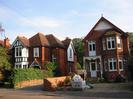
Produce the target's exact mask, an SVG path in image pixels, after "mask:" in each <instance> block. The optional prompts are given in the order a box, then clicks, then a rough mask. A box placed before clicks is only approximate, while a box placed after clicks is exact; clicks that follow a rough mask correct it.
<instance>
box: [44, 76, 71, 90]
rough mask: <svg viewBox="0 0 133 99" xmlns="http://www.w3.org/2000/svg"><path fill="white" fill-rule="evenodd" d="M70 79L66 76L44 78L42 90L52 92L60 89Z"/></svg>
mask: <svg viewBox="0 0 133 99" xmlns="http://www.w3.org/2000/svg"><path fill="white" fill-rule="evenodd" d="M69 79H70V77H68V76H63V77H52V78H45V79H44V80H43V87H44V90H47V91H54V90H56V88H57V87H62V86H64V84H65V83H66V82H67V81H68V80H69Z"/></svg>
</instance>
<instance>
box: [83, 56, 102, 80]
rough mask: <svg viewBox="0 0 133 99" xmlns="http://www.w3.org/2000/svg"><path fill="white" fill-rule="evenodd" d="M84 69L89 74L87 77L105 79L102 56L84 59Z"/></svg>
mask: <svg viewBox="0 0 133 99" xmlns="http://www.w3.org/2000/svg"><path fill="white" fill-rule="evenodd" d="M83 63H84V69H85V70H86V72H87V75H86V76H87V77H91V78H98V77H100V78H103V65H102V59H101V56H92V57H84V58H83Z"/></svg>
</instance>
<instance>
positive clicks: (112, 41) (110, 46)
mask: <svg viewBox="0 0 133 99" xmlns="http://www.w3.org/2000/svg"><path fill="white" fill-rule="evenodd" d="M115 43H116V42H115V37H108V38H107V48H108V49H109V50H110V49H115Z"/></svg>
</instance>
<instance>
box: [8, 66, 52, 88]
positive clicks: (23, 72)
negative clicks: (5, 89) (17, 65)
mask: <svg viewBox="0 0 133 99" xmlns="http://www.w3.org/2000/svg"><path fill="white" fill-rule="evenodd" d="M52 76H53V73H52V72H51V71H42V70H39V69H34V68H28V69H13V71H12V74H11V77H10V82H11V83H12V85H13V86H14V85H16V84H17V83H19V82H22V81H27V80H34V79H44V78H46V77H52Z"/></svg>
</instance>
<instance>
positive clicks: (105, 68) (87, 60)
mask: <svg viewBox="0 0 133 99" xmlns="http://www.w3.org/2000/svg"><path fill="white" fill-rule="evenodd" d="M83 42H84V59H83V61H84V66H85V69H86V71H87V76H88V77H92V78H98V77H105V78H107V79H108V80H114V79H115V78H116V77H117V76H118V75H122V76H126V73H127V72H126V69H127V67H126V61H127V58H128V56H129V36H128V34H127V33H125V32H124V31H122V30H121V29H120V28H118V27H117V26H115V25H114V24H112V23H111V22H110V21H108V20H107V19H105V18H104V17H101V18H100V20H99V21H98V22H97V23H96V24H95V25H94V27H93V28H92V29H91V31H90V32H89V33H88V34H87V35H86V37H85V38H84V39H83Z"/></svg>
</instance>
